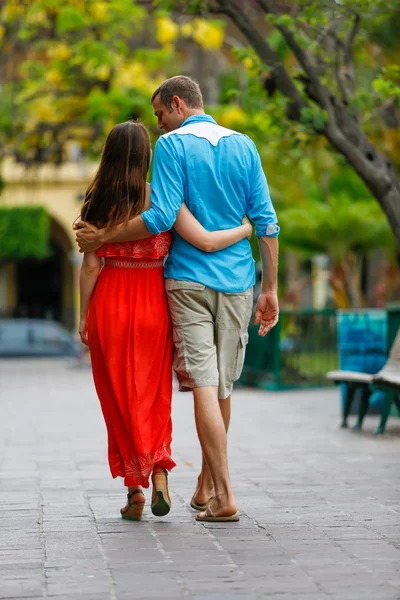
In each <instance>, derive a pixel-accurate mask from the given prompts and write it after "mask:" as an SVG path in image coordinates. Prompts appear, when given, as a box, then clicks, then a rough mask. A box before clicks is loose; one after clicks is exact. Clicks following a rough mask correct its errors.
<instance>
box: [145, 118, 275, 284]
mask: <svg viewBox="0 0 400 600" xmlns="http://www.w3.org/2000/svg"><path fill="white" fill-rule="evenodd" d="M182 202H185V204H186V205H187V206H188V208H189V210H190V211H191V212H192V213H193V215H194V216H195V217H196V219H198V221H200V223H201V224H202V225H203V227H204V228H205V229H207V231H215V230H217V229H230V228H232V227H236V226H238V225H241V223H242V219H243V216H244V215H246V214H247V215H248V216H249V217H250V219H251V220H252V221H253V222H254V223H255V226H256V235H257V237H260V236H271V237H275V236H277V235H278V233H279V227H278V225H277V219H276V213H275V210H274V207H273V206H272V202H271V198H270V195H269V191H268V185H267V181H266V178H265V175H264V172H263V169H262V166H261V161H260V157H259V155H258V152H257V149H256V147H255V144H254V142H252V141H251V140H250V138H249V137H247V136H246V135H243V134H240V133H237V132H236V131H232V130H230V129H225V128H224V127H220V126H219V125H217V123H216V122H215V121H214V119H213V118H212V117H210V116H209V115H205V114H203V115H196V116H193V117H189V118H188V119H186V121H185V122H184V123H183V124H182V126H181V127H180V128H179V129H176V130H175V131H171V132H169V133H167V134H165V135H163V136H162V137H160V138H159V140H158V141H157V144H156V148H155V152H154V163H153V177H152V182H151V208H150V209H149V210H147V211H146V212H144V213H143V214H142V217H143V219H144V221H145V224H146V226H147V228H148V230H149V231H151V233H153V234H157V233H160V232H162V231H167V230H169V229H171V228H172V227H173V224H174V222H175V219H176V216H177V214H178V211H179V208H180V206H181V204H182ZM165 277H172V278H174V279H178V280H181V281H194V282H198V283H202V284H204V285H206V286H208V287H210V288H212V289H214V290H217V291H219V292H231V293H232V292H242V291H245V290H247V289H248V288H249V287H251V286H252V285H254V283H255V269H254V260H253V257H252V253H251V248H250V243H249V240H248V239H243V240H241V241H240V242H237V243H236V244H233V245H232V246H230V247H229V248H225V249H224V250H219V251H218V252H213V253H206V252H203V251H202V250H199V249H198V248H195V247H194V246H192V245H191V244H189V243H188V242H186V241H185V240H184V239H183V238H182V237H181V236H180V235H178V234H177V233H176V232H175V231H174V230H173V241H172V245H171V249H170V254H169V256H168V259H167V261H166V264H165Z"/></svg>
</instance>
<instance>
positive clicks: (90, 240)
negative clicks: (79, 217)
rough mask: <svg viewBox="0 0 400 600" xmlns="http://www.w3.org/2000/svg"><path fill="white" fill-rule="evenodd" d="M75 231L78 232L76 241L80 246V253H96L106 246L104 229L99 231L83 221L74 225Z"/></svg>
mask: <svg viewBox="0 0 400 600" xmlns="http://www.w3.org/2000/svg"><path fill="white" fill-rule="evenodd" d="M73 229H74V230H75V231H76V237H75V239H76V242H77V244H78V246H79V252H94V251H95V250H97V248H100V246H102V245H103V244H104V239H103V229H98V228H97V227H95V226H94V225H91V224H90V223H84V222H83V221H78V222H77V223H74V225H73Z"/></svg>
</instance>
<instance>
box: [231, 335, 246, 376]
mask: <svg viewBox="0 0 400 600" xmlns="http://www.w3.org/2000/svg"><path fill="white" fill-rule="evenodd" d="M248 341H249V334H248V332H247V331H241V332H240V334H239V340H238V344H237V348H236V359H235V362H234V365H233V369H232V382H235V381H237V380H238V379H239V377H240V375H241V374H242V370H243V365H244V357H245V354H246V346H247V343H248Z"/></svg>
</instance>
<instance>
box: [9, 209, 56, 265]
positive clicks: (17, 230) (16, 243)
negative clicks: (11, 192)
mask: <svg viewBox="0 0 400 600" xmlns="http://www.w3.org/2000/svg"><path fill="white" fill-rule="evenodd" d="M49 236H50V217H49V215H48V213H47V211H46V210H45V209H44V208H43V207H41V206H21V207H0V240H1V244H0V260H22V259H24V258H46V256H48V254H49V252H50V248H49Z"/></svg>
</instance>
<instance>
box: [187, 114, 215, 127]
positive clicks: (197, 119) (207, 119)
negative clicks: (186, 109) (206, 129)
mask: <svg viewBox="0 0 400 600" xmlns="http://www.w3.org/2000/svg"><path fill="white" fill-rule="evenodd" d="M189 123H214V124H215V125H216V124H217V122H216V121H215V120H214V119H213V118H212V117H211V115H205V114H204V115H193V116H192V117H188V118H187V119H186V121H183V123H182V125H181V127H185V125H189Z"/></svg>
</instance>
